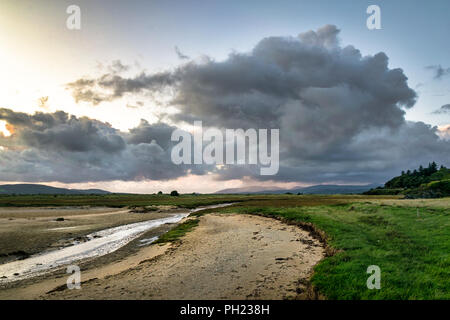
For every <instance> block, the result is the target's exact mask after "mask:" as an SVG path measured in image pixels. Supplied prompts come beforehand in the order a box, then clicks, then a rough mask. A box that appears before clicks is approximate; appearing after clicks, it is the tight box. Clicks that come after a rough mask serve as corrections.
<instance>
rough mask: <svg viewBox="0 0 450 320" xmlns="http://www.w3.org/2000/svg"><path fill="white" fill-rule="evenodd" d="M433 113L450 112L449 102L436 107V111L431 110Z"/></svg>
mask: <svg viewBox="0 0 450 320" xmlns="http://www.w3.org/2000/svg"><path fill="white" fill-rule="evenodd" d="M432 113H434V114H446V113H450V104H444V105H443V106H442V107H440V108H439V109H437V110H436V111H433V112H432Z"/></svg>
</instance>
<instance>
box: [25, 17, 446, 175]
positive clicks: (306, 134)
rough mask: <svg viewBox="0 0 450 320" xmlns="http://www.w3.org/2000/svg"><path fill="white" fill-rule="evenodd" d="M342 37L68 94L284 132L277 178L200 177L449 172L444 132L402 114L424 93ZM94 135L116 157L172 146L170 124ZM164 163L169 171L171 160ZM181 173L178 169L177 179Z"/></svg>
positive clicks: (104, 80) (311, 34) (304, 39)
mask: <svg viewBox="0 0 450 320" xmlns="http://www.w3.org/2000/svg"><path fill="white" fill-rule="evenodd" d="M339 32H340V31H339V29H338V28H336V27H335V26H332V25H327V26H324V27H322V28H320V29H318V30H316V31H308V32H305V33H301V34H300V35H299V36H297V37H290V38H286V37H268V38H264V39H262V40H261V41H260V42H259V43H258V44H257V45H256V46H255V47H254V48H253V49H252V50H251V51H250V52H246V53H237V52H233V53H231V54H230V55H229V56H228V58H227V59H225V60H223V61H215V60H213V59H206V60H204V61H202V62H201V63H199V62H195V61H189V62H188V63H186V64H183V65H181V66H180V67H178V68H176V69H175V70H170V71H164V72H160V73H153V74H148V73H145V72H142V73H139V74H138V75H136V76H134V77H124V76H121V75H118V74H115V73H111V72H109V73H105V74H103V75H102V76H100V77H98V78H83V79H79V80H76V81H74V82H72V83H70V84H68V89H69V90H71V91H72V94H73V96H74V98H75V100H77V101H88V102H91V103H93V104H98V103H101V102H104V101H112V100H114V99H119V98H122V97H123V96H124V95H142V94H150V95H151V94H155V93H158V92H161V91H164V90H167V91H168V92H170V93H172V99H171V101H170V103H169V104H170V105H171V106H173V107H175V108H177V109H178V113H175V114H170V115H167V117H168V118H170V119H171V121H172V123H183V122H184V123H186V122H187V123H190V124H192V122H193V121H194V120H202V121H203V124H204V126H208V127H217V128H221V129H223V128H244V129H247V128H255V129H265V128H269V129H270V128H279V129H280V161H281V163H280V171H279V173H278V174H277V175H276V176H267V177H263V176H259V169H258V168H257V167H256V166H246V165H243V166H233V165H229V166H228V165H227V166H222V167H220V168H208V169H206V168H205V167H201V168H200V169H199V168H197V167H195V168H194V167H192V169H194V170H196V171H195V172H196V173H198V174H204V173H206V172H211V170H212V171H213V172H214V173H217V175H216V177H217V179H222V180H226V179H234V178H242V177H246V176H249V177H253V178H255V179H271V180H279V181H302V182H309V183H314V182H383V181H385V179H386V178H388V177H390V176H392V175H393V174H396V173H398V172H399V171H401V170H403V169H405V168H410V167H414V166H416V165H419V164H426V163H428V162H429V161H433V160H434V161H437V162H441V163H444V164H445V162H446V161H448V159H449V156H450V144H449V142H448V141H445V140H444V139H442V137H441V136H440V131H439V130H438V129H437V128H436V127H432V126H429V125H426V124H424V123H421V122H408V121H406V120H405V116H404V115H405V111H404V110H405V109H408V108H411V107H413V105H414V104H415V101H416V98H417V94H416V92H415V91H414V90H413V89H411V88H410V87H409V86H408V83H407V80H408V79H407V77H406V76H405V74H404V72H403V70H402V69H398V68H397V69H391V68H389V66H388V60H389V59H388V57H387V55H386V54H385V53H383V52H380V53H378V54H375V55H370V56H363V55H362V54H361V53H360V51H359V50H358V49H356V48H355V47H354V46H350V45H349V46H342V45H341V44H340V41H339V37H338V35H339ZM78 121H80V119H78ZM103 125H105V124H103ZM105 126H106V125H105ZM83 128H84V127H83ZM53 130H55V129H53ZM72 130H75V128H73V129H72ZM77 130H81V129H77ZM85 130H87V129H85ZM108 130H112V131H108ZM82 132H84V131H82ZM97 132H98V133H101V135H102V138H101V139H99V140H97V142H95V141H96V140H95V139H92V142H91V147H92V144H94V146H95V147H96V148H97V149H100V146H102V145H110V146H111V148H113V147H115V148H117V149H116V151H115V153H116V154H119V153H125V154H129V153H130V152H131V150H134V151H135V152H137V150H143V151H142V152H143V153H144V154H145V150H147V148H150V146H151V140H150V138H149V137H155V139H156V141H157V145H158V146H159V147H160V148H161V150H162V151H161V152H163V151H165V150H167V149H168V148H170V143H169V142H168V141H169V133H170V132H171V127H170V126H168V125H167V124H164V123H159V124H149V123H148V122H146V121H142V122H141V123H140V124H139V126H138V127H136V128H134V129H132V130H130V132H129V133H128V134H123V133H117V132H116V131H114V129H113V128H110V127H109V129H106V128H103V129H101V130H100V129H99V130H98V131H97ZM85 134H86V135H87V134H88V133H87V132H86V133H85ZM104 135H107V136H108V137H105V136H104ZM109 135H111V136H109ZM114 135H118V136H119V137H120V138H121V139H122V140H120V141H122V142H123V145H121V143H120V142H119V139H118V138H117V140H116V138H113V136H114ZM164 140H166V141H167V142H166V143H165V142H164ZM27 141H45V140H43V139H40V140H39V139H37V138H34V140H33V139H29V140H27ZM27 143H28V145H31V146H33V145H32V144H31V143H32V142H27ZM33 143H35V142H33ZM53 143H54V144H57V142H53ZM141 145H142V146H144V147H142V148H141V147H139V148H138V146H141ZM120 146H122V147H120ZM120 148H123V149H120ZM136 148H138V149H136ZM87 150H89V149H87ZM120 150H122V151H120ZM149 152H150V151H149ZM131 153H132V152H131ZM152 154H158V152H156V151H155V152H154V153H152ZM130 157H131V159H133V161H135V159H136V157H135V156H130ZM127 159H129V158H127ZM157 159H158V160H154V161H156V163H158V161H161V165H162V166H163V165H164V164H163V162H162V159H164V158H157ZM166 159H167V158H166ZM129 162H131V160H129ZM168 162H170V161H168ZM122 163H123V162H122ZM165 165H166V166H168V165H169V166H170V164H165ZM126 168H127V166H126ZM184 169H185V168H184ZM149 170H150V172H154V171H155V170H156V166H155V165H154V166H152V167H151V168H149ZM152 170H153V171H152ZM180 170H181V173H180ZM183 173H184V171H183V169H179V168H176V169H174V171H173V173H172V174H173V175H176V174H183ZM133 174H135V173H133ZM133 174H129V172H126V174H125V176H127V177H130V176H133Z"/></svg>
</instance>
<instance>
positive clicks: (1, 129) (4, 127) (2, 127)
mask: <svg viewBox="0 0 450 320" xmlns="http://www.w3.org/2000/svg"><path fill="white" fill-rule="evenodd" d="M0 133H2V134H3V135H4V136H5V137H9V136H10V135H11V132H10V131H9V130H8V124H7V123H6V121H3V120H0Z"/></svg>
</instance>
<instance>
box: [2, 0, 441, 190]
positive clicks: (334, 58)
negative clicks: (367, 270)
mask: <svg viewBox="0 0 450 320" xmlns="http://www.w3.org/2000/svg"><path fill="white" fill-rule="evenodd" d="M372 4H376V5H378V6H379V7H380V9H381V27H382V28H381V29H380V30H369V29H368V28H367V26H366V20H367V18H368V16H369V15H368V14H367V13H366V9H367V7H368V6H369V5H372ZM70 5H77V6H79V7H80V9H81V29H80V30H69V29H68V28H67V26H66V20H67V18H68V17H69V14H68V13H67V12H66V9H67V7H68V6H70ZM449 12H450V3H449V2H448V1H445V0H443V1H438V0H436V1H432V2H431V3H425V2H423V1H400V0H398V1H345V0H344V1H298V0H297V1H182V2H180V1H170V0H169V1H167V0H166V1H57V2H56V1H2V2H1V4H0V64H1V71H2V72H1V73H0V108H3V109H2V110H3V111H1V112H0V132H1V133H0V163H1V164H2V167H1V168H0V182H3V183H19V182H40V183H46V184H51V185H55V186H65V187H76V188H79V187H82V188H84V187H96V188H104V189H107V190H111V191H123V192H141V193H146V192H157V191H159V190H163V191H170V190H172V189H177V190H180V191H181V192H194V191H196V192H213V191H216V190H219V189H224V188H228V187H241V186H249V185H264V186H277V187H293V186H297V185H312V184H317V183H341V184H365V183H382V182H384V181H385V180H386V179H387V178H389V177H390V176H391V175H393V174H397V173H398V172H399V170H403V169H408V168H414V166H416V165H417V166H418V165H419V164H427V163H428V162H429V161H440V162H441V163H443V164H447V165H449V163H446V161H447V162H448V160H447V159H449V158H450V157H449V155H450V153H449V148H450V147H449V142H448V140H447V138H448V136H449V132H450V129H449V124H450V110H449V109H450V107H448V105H449V104H450V86H449V84H450V61H449V58H448V53H449V52H450V42H449V41H447V38H448V33H449V31H450V19H449ZM299 35H300V36H299ZM302 35H303V36H302ZM350 46H351V47H350ZM349 48H351V49H349ZM380 52H382V55H380V54H379V53H380ZM105 79H106V80H107V81H106V82H105ZM87 80H89V81H87ZM77 81H78V82H77ZM265 82H267V83H265ZM111 92H112V93H111ZM446 106H447V107H446ZM59 111H62V113H61V112H59ZM35 112H38V114H37V116H36V114H35ZM41 114H44V115H43V116H40V115H41ZM25 118H26V120H24V119H25ZM195 119H196V120H202V121H203V122H204V123H205V125H207V126H210V127H216V128H220V129H224V128H234V126H235V125H239V126H240V127H244V128H257V129H258V128H280V171H279V173H278V174H277V175H275V176H271V177H261V176H260V175H258V174H256V173H255V172H257V170H255V168H252V167H251V166H225V167H214V166H212V167H211V166H200V167H188V166H174V165H173V163H171V161H170V158H168V157H167V156H168V154H169V153H170V147H171V145H170V143H169V141H167V140H170V132H172V131H173V130H174V129H176V128H183V129H186V130H189V129H188V128H189V127H190V126H191V125H192V122H193V120H195ZM152 135H153V136H152ZM155 137H157V138H159V139H160V141H158V139H156V138H155ZM153 140H154V143H153V142H152V141H153ZM162 140H164V141H162ZM74 141H78V142H76V143H75V142H74ZM368 146H370V147H371V148H370V150H369V149H367V148H368Z"/></svg>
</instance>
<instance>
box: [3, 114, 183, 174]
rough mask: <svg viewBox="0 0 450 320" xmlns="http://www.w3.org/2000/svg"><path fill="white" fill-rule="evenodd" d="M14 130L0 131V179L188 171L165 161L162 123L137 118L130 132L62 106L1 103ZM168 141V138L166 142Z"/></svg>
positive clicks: (166, 146)
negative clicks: (51, 109)
mask: <svg viewBox="0 0 450 320" xmlns="http://www.w3.org/2000/svg"><path fill="white" fill-rule="evenodd" d="M0 120H4V121H6V122H7V123H8V124H9V126H10V128H11V131H13V134H12V135H10V136H8V137H5V136H3V135H2V134H0V145H1V146H3V149H2V150H0V177H1V180H3V181H30V182H41V181H59V182H65V183H71V182H86V181H106V180H125V181H129V180H141V179H152V180H167V179H173V178H177V177H180V176H184V175H186V174H187V173H188V168H187V167H185V166H176V165H173V164H172V162H171V161H170V149H171V148H170V147H171V146H170V143H169V142H170V135H169V140H167V134H168V132H171V131H172V130H174V128H173V127H170V126H168V125H166V124H161V123H156V124H154V125H151V124H149V123H148V122H146V121H145V120H142V122H141V123H140V125H139V126H138V127H136V128H134V129H132V130H131V131H130V132H127V133H125V132H121V131H119V130H117V129H115V128H113V127H111V125H109V124H108V123H105V122H101V121H98V120H93V119H90V118H87V117H81V118H77V117H75V116H70V115H69V114H67V113H65V112H63V111H57V112H55V113H41V112H38V113H35V114H34V115H29V114H26V113H20V112H15V111H12V110H10V109H0ZM168 141H169V142H168Z"/></svg>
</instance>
